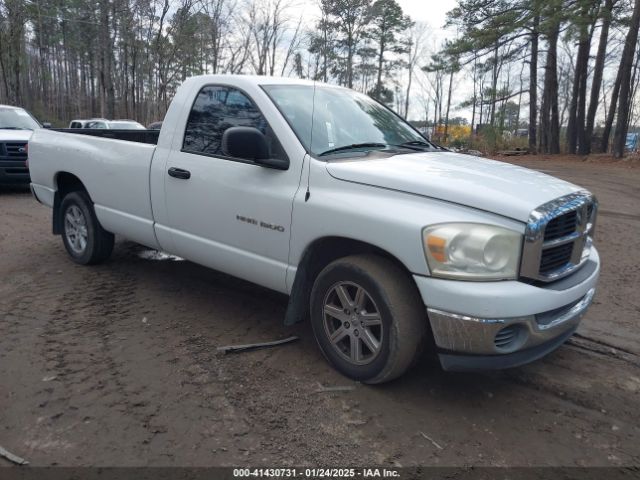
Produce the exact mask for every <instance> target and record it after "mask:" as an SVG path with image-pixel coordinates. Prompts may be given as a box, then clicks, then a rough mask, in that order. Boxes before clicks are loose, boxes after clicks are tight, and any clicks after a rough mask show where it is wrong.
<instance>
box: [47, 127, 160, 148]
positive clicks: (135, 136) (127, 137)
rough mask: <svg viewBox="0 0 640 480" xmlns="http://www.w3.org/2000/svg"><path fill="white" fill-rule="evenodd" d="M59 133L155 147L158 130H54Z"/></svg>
mask: <svg viewBox="0 0 640 480" xmlns="http://www.w3.org/2000/svg"><path fill="white" fill-rule="evenodd" d="M52 130H54V131H56V132H61V133H76V134H78V135H90V136H92V137H101V138H110V139H113V140H124V141H127V142H137V143H148V144H150V145H157V143H158V137H159V135H160V130H106V129H100V128H55V129H52Z"/></svg>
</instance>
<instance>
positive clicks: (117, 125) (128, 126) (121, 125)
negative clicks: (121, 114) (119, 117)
mask: <svg viewBox="0 0 640 480" xmlns="http://www.w3.org/2000/svg"><path fill="white" fill-rule="evenodd" d="M109 127H110V128H112V129H114V130H146V128H144V126H142V125H140V124H139V123H137V122H109Z"/></svg>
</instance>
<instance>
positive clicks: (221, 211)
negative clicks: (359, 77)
mask: <svg viewBox="0 0 640 480" xmlns="http://www.w3.org/2000/svg"><path fill="white" fill-rule="evenodd" d="M145 133H146V132H145ZM151 134H152V132H149V134H148V135H147V137H144V138H142V137H140V138H138V137H131V136H129V137H126V136H123V137H120V136H119V135H118V134H117V132H116V133H112V134H111V138H99V137H94V136H91V134H84V135H78V134H74V133H71V132H53V131H46V130H38V131H36V132H35V134H34V135H33V138H32V140H31V142H30V151H29V157H30V166H31V178H32V191H33V194H34V195H35V197H36V198H37V200H39V201H40V202H41V203H43V204H46V205H48V206H50V207H52V208H53V232H54V233H56V234H61V235H62V240H63V242H64V246H65V248H66V250H67V252H68V254H69V255H70V256H71V258H72V259H73V260H74V261H76V262H78V263H80V264H94V263H98V262H102V261H104V260H106V259H107V258H108V257H109V256H110V254H111V251H112V249H113V245H114V234H119V235H122V236H124V237H126V238H128V239H129V240H131V241H134V242H138V243H140V244H142V245H146V246H148V247H151V248H155V249H161V250H164V251H167V252H170V253H173V254H175V255H178V256H180V257H183V258H186V259H188V260H191V261H193V262H196V263H199V264H202V265H206V266H208V267H211V268H214V269H216V270H219V271H222V272H226V273H228V274H231V275H234V276H237V277H240V278H243V279H246V280H248V281H251V282H254V283H256V284H259V285H262V286H265V287H268V288H271V289H274V290H277V291H280V292H283V293H286V294H288V295H289V305H288V309H287V313H286V318H285V322H286V323H287V324H292V323H295V322H298V321H301V320H304V319H307V318H310V321H311V323H312V327H313V332H314V334H315V337H316V340H317V343H318V345H319V347H320V349H321V351H322V353H323V354H324V356H325V357H326V358H327V360H328V361H329V362H330V363H331V364H332V365H334V366H335V368H337V369H338V370H339V371H340V372H342V373H343V374H344V375H346V376H348V377H350V378H353V379H357V380H360V381H363V382H367V383H380V382H385V381H388V380H391V379H393V378H395V377H398V376H399V375H401V374H402V373H403V372H404V371H405V370H406V369H407V368H408V367H409V366H410V365H411V364H412V363H413V361H414V360H415V359H416V357H417V356H418V354H419V353H420V351H421V350H422V347H423V346H425V345H426V346H430V347H432V348H434V349H435V352H436V353H437V355H438V358H439V360H440V363H441V365H442V367H443V368H444V369H446V370H470V369H472V370H473V369H494V368H507V367H511V366H517V365H521V364H524V363H526V362H530V361H533V360H535V359H538V358H540V357H542V356H544V355H546V354H547V353H549V352H551V351H553V350H554V349H556V348H557V347H559V346H560V345H561V344H562V343H563V342H564V341H565V340H567V339H568V338H569V337H570V336H571V335H572V334H573V332H574V331H575V330H576V328H577V326H578V323H579V321H580V318H581V317H582V315H583V314H584V313H585V311H586V309H587V307H588V306H589V304H590V303H591V301H592V298H593V295H594V292H595V287H596V283H597V280H598V274H599V269H600V261H599V257H598V253H597V251H596V249H595V248H594V247H593V245H592V237H593V232H594V225H595V219H596V212H597V201H596V199H595V198H594V196H593V195H592V194H590V193H589V192H587V191H586V190H584V189H582V188H580V187H578V186H575V185H572V184H570V183H567V182H565V181H562V180H559V179H556V178H553V177H551V176H548V175H545V174H543V173H540V172H537V171H533V170H528V169H524V168H520V167H517V166H514V165H510V164H506V163H501V162H497V161H492V160H487V159H483V158H476V157H472V156H468V155H462V154H456V153H452V152H449V151H447V150H445V149H443V148H441V147H438V146H437V145H434V144H432V143H431V142H429V141H428V140H427V139H426V138H424V137H423V136H422V135H420V133H418V132H417V131H416V130H415V129H414V128H413V127H412V126H411V125H409V124H408V123H406V122H405V121H404V120H403V119H401V118H400V117H399V116H397V115H396V114H395V113H393V112H392V111H391V110H389V109H388V108H386V107H385V106H383V105H381V104H379V103H377V102H375V101H374V100H372V99H371V98H369V97H367V96H365V95H362V94H359V93H356V92H354V91H351V90H348V89H345V88H340V87H335V86H330V85H324V84H320V83H314V82H310V81H302V80H294V79H285V78H268V77H252V76H200V77H194V78H191V79H189V80H187V81H186V82H185V83H184V84H183V85H182V86H181V87H180V89H179V90H178V92H177V94H176V96H175V98H174V99H173V101H172V103H171V105H170V108H169V110H168V112H167V115H166V118H165V119H164V122H163V124H162V128H161V130H160V133H159V136H157V137H156V136H152V135H151ZM155 135H157V132H156V133H155Z"/></svg>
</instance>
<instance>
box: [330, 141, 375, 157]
mask: <svg viewBox="0 0 640 480" xmlns="http://www.w3.org/2000/svg"><path fill="white" fill-rule="evenodd" d="M386 146H387V144H386V143H374V142H367V143H354V144H352V145H343V146H342V147H336V148H332V149H330V150H327V151H325V152H322V153H321V154H320V156H321V157H322V156H323V155H330V154H332V153H338V152H342V151H345V150H354V149H356V148H385V147H386Z"/></svg>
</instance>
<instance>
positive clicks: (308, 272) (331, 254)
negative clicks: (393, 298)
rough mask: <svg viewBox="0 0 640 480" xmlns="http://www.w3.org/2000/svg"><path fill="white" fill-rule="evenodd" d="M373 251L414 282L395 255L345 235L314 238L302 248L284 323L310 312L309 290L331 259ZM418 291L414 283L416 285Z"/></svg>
mask: <svg viewBox="0 0 640 480" xmlns="http://www.w3.org/2000/svg"><path fill="white" fill-rule="evenodd" d="M364 253H369V254H374V255H379V256H381V257H384V258H387V259H389V260H390V261H392V262H393V263H395V264H396V265H397V266H398V267H400V268H401V269H402V270H403V271H404V272H405V273H406V274H407V275H408V276H409V277H410V279H411V282H412V283H414V284H415V282H414V280H413V277H412V275H411V271H410V270H409V269H408V268H407V267H406V265H404V264H403V263H402V262H401V261H400V260H398V258H397V257H396V256H395V255H393V254H391V253H390V252H388V251H387V250H385V249H383V248H380V247H378V246H376V245H374V244H372V243H368V242H363V241H361V240H355V239H352V238H348V237H339V236H329V237H322V238H318V239H316V240H314V241H313V242H312V243H310V244H309V245H308V246H307V247H306V248H305V250H304V253H303V254H302V257H301V260H300V263H299V264H298V268H297V270H296V276H295V279H294V281H293V286H292V288H291V294H290V296H289V304H288V306H287V312H286V315H285V320H284V323H285V325H293V324H295V323H299V322H303V321H304V320H306V319H307V318H308V315H309V300H310V297H311V289H312V287H313V283H314V281H315V279H316V277H317V276H318V274H319V273H320V272H321V271H322V269H324V267H326V266H327V265H329V264H330V263H331V262H333V261H334V260H337V259H339V258H343V257H347V256H349V255H357V254H364ZM416 290H417V286H416Z"/></svg>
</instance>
